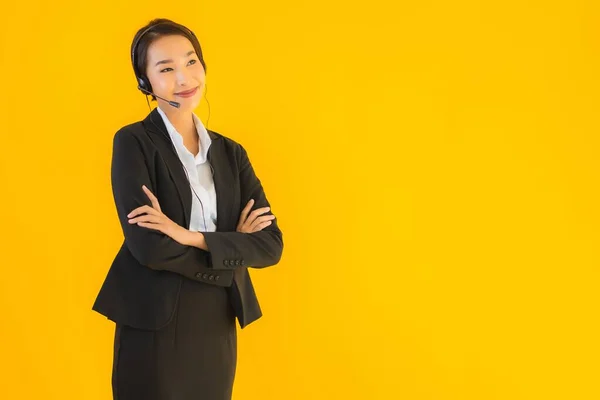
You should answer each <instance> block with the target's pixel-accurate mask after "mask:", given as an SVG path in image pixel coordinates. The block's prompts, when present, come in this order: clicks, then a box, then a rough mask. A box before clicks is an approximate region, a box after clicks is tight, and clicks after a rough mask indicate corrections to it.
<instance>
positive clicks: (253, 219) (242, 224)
mask: <svg viewBox="0 0 600 400" xmlns="http://www.w3.org/2000/svg"><path fill="white" fill-rule="evenodd" d="M253 204H254V199H250V201H249V202H248V204H247V205H246V207H244V209H243V210H242V214H241V215H240V220H239V222H238V225H237V228H236V231H237V232H243V233H252V232H258V231H262V230H263V228H265V227H267V226H269V225H271V220H273V219H275V216H274V215H273V214H271V215H263V216H262V217H259V215H261V214H264V213H266V212H267V211H269V210H270V208H269V207H263V208H258V209H256V210H254V211H252V212H250V209H251V208H252V205H253ZM249 212H250V215H248V213H249Z"/></svg>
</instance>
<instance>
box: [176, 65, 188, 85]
mask: <svg viewBox="0 0 600 400" xmlns="http://www.w3.org/2000/svg"><path fill="white" fill-rule="evenodd" d="M189 82H190V74H189V72H188V71H187V70H186V69H185V68H184V69H182V70H179V72H178V73H177V85H179V86H188V85H189Z"/></svg>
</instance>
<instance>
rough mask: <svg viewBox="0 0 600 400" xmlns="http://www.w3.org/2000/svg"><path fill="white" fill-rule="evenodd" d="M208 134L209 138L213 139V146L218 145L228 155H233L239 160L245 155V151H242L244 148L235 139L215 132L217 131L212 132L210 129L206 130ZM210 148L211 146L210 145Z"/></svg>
mask: <svg viewBox="0 0 600 400" xmlns="http://www.w3.org/2000/svg"><path fill="white" fill-rule="evenodd" d="M207 131H208V134H209V135H210V136H211V138H212V139H213V142H212V143H213V144H215V143H218V144H219V145H221V146H223V148H224V149H225V151H227V152H228V153H232V154H233V155H235V156H236V157H238V158H241V157H242V156H244V155H245V154H246V149H244V146H243V145H242V144H241V143H240V142H238V141H236V140H235V139H233V138H231V137H229V136H226V135H224V134H223V133H220V132H217V131H213V130H210V129H207ZM211 146H212V144H211Z"/></svg>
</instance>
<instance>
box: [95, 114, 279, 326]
mask: <svg viewBox="0 0 600 400" xmlns="http://www.w3.org/2000/svg"><path fill="white" fill-rule="evenodd" d="M208 134H209V135H210V138H211V140H212V142H211V145H210V147H209V149H208V156H207V157H208V161H209V162H210V163H211V165H212V167H213V170H214V175H213V178H214V183H215V191H216V196H217V231H216V232H203V234H204V237H205V238H206V243H207V245H208V248H209V251H205V250H202V249H199V248H197V247H192V246H184V245H181V244H179V243H177V242H176V241H174V240H173V239H171V238H170V237H168V236H166V235H165V234H163V233H161V232H159V231H156V230H153V229H149V228H144V227H140V226H138V225H136V224H133V225H132V224H130V223H129V222H128V218H127V214H128V213H130V212H131V211H132V210H134V209H135V208H137V207H139V206H142V205H150V206H151V203H150V199H148V197H147V195H146V194H145V193H144V192H143V190H142V185H146V186H147V187H148V188H149V189H150V190H151V191H152V193H154V194H155V195H156V197H157V198H158V201H159V202H160V206H161V209H162V212H163V213H164V214H165V215H167V216H168V217H169V218H170V219H171V220H173V221H174V222H176V223H177V224H179V225H181V226H183V227H186V228H187V227H188V226H189V222H190V215H191V207H192V191H191V188H190V185H189V182H188V180H187V177H186V173H185V171H184V169H183V166H182V165H181V163H180V161H179V158H178V155H177V153H176V151H175V148H174V146H173V143H172V142H171V139H170V137H169V136H168V133H167V129H166V127H165V125H164V123H163V121H162V118H161V117H160V115H159V114H158V111H157V110H156V109H154V110H153V111H151V112H150V113H149V114H148V116H147V117H146V118H145V119H144V120H143V121H139V122H136V123H133V124H130V125H127V126H124V127H123V128H121V129H120V130H119V131H118V132H117V133H116V134H115V136H114V140H113V155H112V164H111V182H112V190H113V197H114V200H115V205H116V208H117V214H118V217H119V222H120V224H121V228H122V230H123V235H124V242H123V245H122V246H121V248H120V250H119V252H118V253H117V255H116V257H115V258H114V261H113V262H112V265H111V266H110V269H109V271H108V274H107V276H106V279H105V281H104V283H103V285H102V287H101V289H100V292H99V293H98V296H97V298H96V301H95V303H94V305H93V307H92V309H93V310H95V311H97V312H99V313H100V314H102V315H104V316H106V317H107V318H109V319H110V320H112V321H115V322H117V323H121V324H125V325H129V326H132V327H135V328H140V329H153V330H155V329H160V328H161V327H163V326H165V325H167V324H168V323H169V321H170V320H171V317H172V316H173V315H174V311H175V307H176V305H177V301H178V298H179V290H180V287H181V282H182V280H183V279H193V280H195V281H199V282H203V283H206V284H209V285H218V286H223V287H225V288H226V290H227V292H228V294H229V298H230V301H231V303H232V306H233V308H234V309H235V313H236V316H237V318H238V321H239V324H240V326H241V327H242V328H244V327H245V326H247V325H248V324H250V323H251V322H253V321H255V320H257V319H258V318H260V317H261V316H262V312H261V309H260V305H259V303H258V300H257V298H256V294H255V292H254V287H253V285H252V281H251V280H250V274H249V273H248V267H254V268H262V267H267V266H271V265H275V264H277V263H278V262H279V260H280V258H281V254H282V252H283V237H282V233H281V230H280V229H279V227H278V224H277V218H275V219H273V222H272V223H271V225H269V226H267V227H266V228H264V229H263V230H262V231H259V232H253V233H241V232H236V231H235V230H236V226H237V223H238V220H239V217H240V214H241V210H242V208H243V207H244V206H245V205H246V204H247V203H248V201H249V200H250V199H251V198H252V199H254V206H253V209H256V208H260V207H265V206H270V204H269V202H268V201H267V197H266V196H265V192H264V190H263V187H262V185H261V182H260V180H259V179H258V178H257V176H256V174H255V173H254V169H253V168H252V165H251V163H250V160H249V158H248V154H247V153H246V151H245V149H244V148H243V146H242V145H240V144H239V143H237V142H235V141H234V140H232V139H230V138H227V137H225V136H223V135H221V134H219V133H217V132H214V131H210V130H208ZM267 214H272V212H271V211H269V212H268V213H267ZM265 215H266V214H265ZM207 306H208V305H204V304H198V307H207Z"/></svg>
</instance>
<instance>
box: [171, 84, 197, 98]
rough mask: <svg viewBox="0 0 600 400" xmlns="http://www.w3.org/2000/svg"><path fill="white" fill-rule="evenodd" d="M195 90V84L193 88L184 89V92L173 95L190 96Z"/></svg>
mask: <svg viewBox="0 0 600 400" xmlns="http://www.w3.org/2000/svg"><path fill="white" fill-rule="evenodd" d="M197 91H198V87H197V86H196V87H195V88H193V89H191V90H186V91H185V92H178V93H175V96H179V97H191V96H193V95H195V94H196V92H197Z"/></svg>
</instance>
